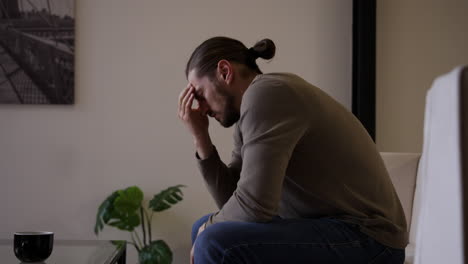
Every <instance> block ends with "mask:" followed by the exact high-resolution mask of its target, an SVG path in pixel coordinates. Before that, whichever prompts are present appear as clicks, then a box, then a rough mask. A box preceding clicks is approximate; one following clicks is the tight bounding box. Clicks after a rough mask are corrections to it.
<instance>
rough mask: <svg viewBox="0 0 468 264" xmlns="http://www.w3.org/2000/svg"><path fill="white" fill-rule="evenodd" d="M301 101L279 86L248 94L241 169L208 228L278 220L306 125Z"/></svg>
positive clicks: (258, 87)
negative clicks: (286, 181)
mask: <svg viewBox="0 0 468 264" xmlns="http://www.w3.org/2000/svg"><path fill="white" fill-rule="evenodd" d="M303 107H304V106H303V105H302V103H301V101H300V98H298V96H297V95H296V94H294V92H293V91H292V90H291V89H290V88H289V87H286V86H284V85H282V84H281V83H277V82H273V83H271V82H257V83H255V84H253V85H251V86H250V87H249V89H248V90H247V91H246V93H245V94H244V98H243V101H242V106H241V118H240V120H239V129H240V132H241V134H242V139H243V146H242V148H241V156H242V160H243V162H242V170H241V174H240V179H239V182H238V184H237V188H236V189H235V191H234V193H233V194H232V196H231V197H230V198H229V200H228V201H227V202H226V203H225V204H224V206H223V207H222V209H221V210H220V211H219V212H217V213H215V214H213V215H212V216H211V217H210V219H209V220H208V222H207V226H209V225H211V224H214V223H218V222H224V221H244V222H266V221H269V220H271V219H272V218H273V216H275V215H277V212H278V207H279V202H280V199H281V192H282V185H283V180H284V177H285V174H286V169H287V167H288V163H289V160H290V158H291V155H292V153H293V151H294V149H295V146H296V144H297V143H298V142H299V140H300V139H301V137H302V135H303V134H304V133H306V131H307V128H308V122H306V117H305V116H306V115H305V113H304V111H303Z"/></svg>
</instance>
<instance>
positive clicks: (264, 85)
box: [242, 73, 300, 106]
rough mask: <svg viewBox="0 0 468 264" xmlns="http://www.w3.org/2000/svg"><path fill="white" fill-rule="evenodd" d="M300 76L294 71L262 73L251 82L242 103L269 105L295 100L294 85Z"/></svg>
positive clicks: (246, 104)
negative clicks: (293, 72)
mask: <svg viewBox="0 0 468 264" xmlns="http://www.w3.org/2000/svg"><path fill="white" fill-rule="evenodd" d="M298 78H299V79H300V77H299V76H297V75H295V74H292V73H268V74H260V75H257V77H255V79H254V80H253V81H252V83H251V84H250V86H249V88H248V89H247V91H246V92H245V94H244V97H243V99H242V104H243V105H245V106H248V105H250V104H255V105H258V104H262V105H265V104H266V105H268V104H271V103H278V101H282V100H294V97H296V96H295V92H294V89H293V87H292V85H293V84H294V82H297V79H298Z"/></svg>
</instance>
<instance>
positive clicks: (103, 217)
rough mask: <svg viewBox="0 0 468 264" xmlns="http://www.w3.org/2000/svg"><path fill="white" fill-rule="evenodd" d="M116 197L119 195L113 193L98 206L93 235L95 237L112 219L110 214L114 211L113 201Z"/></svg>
mask: <svg viewBox="0 0 468 264" xmlns="http://www.w3.org/2000/svg"><path fill="white" fill-rule="evenodd" d="M118 195H119V194H118V192H117V191H115V192H113V193H112V194H111V195H109V197H107V198H106V200H104V202H102V204H101V205H100V206H99V209H98V212H97V216H96V225H95V226H94V233H95V234H96V235H97V234H98V233H99V232H100V231H101V230H102V229H103V228H104V224H107V223H108V222H109V220H110V219H111V218H112V217H111V214H112V212H113V211H114V201H115V198H117V196H118Z"/></svg>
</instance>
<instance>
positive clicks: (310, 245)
mask: <svg viewBox="0 0 468 264" xmlns="http://www.w3.org/2000/svg"><path fill="white" fill-rule="evenodd" d="M209 216H210V215H206V216H204V217H202V218H200V219H199V220H197V221H196V222H195V223H194V225H193V227H192V244H193V243H195V242H196V243H195V249H194V256H195V264H212V263H229V264H230V263H248V264H257V263H267V264H270V263H273V264H274V263H282V264H290V263H291V264H300V263H307V264H312V263H327V264H328V263H330V264H333V263H376V264H377V263H379V264H380V263H388V264H390V263H392V264H393V263H403V262H404V259H405V251H404V250H403V249H395V248H390V247H387V246H384V245H382V244H380V243H378V242H377V241H375V240H374V239H372V238H370V237H369V236H367V235H365V234H364V233H362V232H360V231H359V228H358V227H357V226H356V225H352V224H348V223H344V222H342V221H340V220H337V219H333V218H319V219H281V218H279V217H276V218H275V219H273V220H272V221H271V222H268V223H246V222H223V223H218V224H214V225H211V226H209V227H208V228H206V229H205V231H203V232H202V233H201V234H200V236H198V237H197V233H198V228H199V227H200V226H201V225H202V224H203V223H205V222H206V221H207V220H208V217H209Z"/></svg>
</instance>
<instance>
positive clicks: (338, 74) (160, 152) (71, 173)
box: [0, 0, 352, 263]
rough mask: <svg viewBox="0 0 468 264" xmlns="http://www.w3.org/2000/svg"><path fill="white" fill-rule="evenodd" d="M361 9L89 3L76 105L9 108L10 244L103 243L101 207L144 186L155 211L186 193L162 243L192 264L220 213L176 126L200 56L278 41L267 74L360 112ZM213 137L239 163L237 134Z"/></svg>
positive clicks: (162, 218)
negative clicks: (356, 82) (197, 236)
mask: <svg viewBox="0 0 468 264" xmlns="http://www.w3.org/2000/svg"><path fill="white" fill-rule="evenodd" d="M351 2H352V1H340V0H333V1H331V0H316V1H309V0H302V1H279V0H278V1H269V0H262V1H255V2H252V1H247V0H238V1H215V0H203V1H174V0H172V1H170V0H167V1H162V0H160V1H155V0H132V1H128V0H99V1H94V0H77V13H76V18H77V39H76V41H77V42H76V45H77V48H76V50H77V54H76V55H77V56H76V103H75V105H73V106H50V105H49V106H44V105H0V126H1V129H0V174H1V180H2V181H1V185H0V200H1V201H2V202H1V203H0V212H2V213H1V217H0V238H11V237H12V233H13V232H14V231H19V230H51V231H55V232H56V238H57V239H96V237H95V236H94V234H93V227H94V221H95V214H96V210H97V207H98V205H99V204H100V203H101V202H102V200H103V199H104V198H105V197H106V196H107V195H109V194H110V193H111V192H112V191H113V190H116V189H120V188H125V187H127V186H130V185H138V186H140V187H141V188H142V189H143V191H144V192H145V194H146V199H150V198H151V196H152V195H153V194H155V193H157V192H159V191H160V190H161V189H163V188H166V187H168V186H170V185H175V184H185V185H187V186H188V188H186V189H185V190H184V191H185V200H184V201H183V202H182V203H181V204H178V205H176V206H175V208H173V209H171V210H169V211H167V212H164V213H162V214H160V215H158V216H157V217H155V219H154V223H153V226H154V236H153V237H160V238H163V239H165V240H166V241H167V242H168V243H169V244H170V246H171V247H172V249H173V250H174V253H175V263H186V261H187V259H188V254H189V247H190V238H189V237H190V230H191V224H192V223H193V221H195V220H196V219H197V218H198V217H200V216H202V215H204V214H206V213H208V212H211V211H213V210H215V206H214V203H213V202H212V201H211V198H210V197H209V194H208V193H207V191H206V190H205V188H204V185H203V183H202V182H201V177H200V175H199V174H198V171H197V170H196V167H195V161H194V153H193V147H192V139H191V137H190V136H189V135H188V134H187V133H186V131H185V129H184V127H183V125H182V124H181V123H180V122H179V120H178V118H177V114H176V108H177V97H178V94H179V92H180V91H181V90H182V89H183V88H184V87H185V85H186V80H185V76H184V69H185V64H186V62H187V60H188V57H189V56H190V54H191V52H192V51H193V49H194V48H195V47H196V46H197V45H198V44H200V43H201V42H202V41H203V40H205V39H207V38H209V37H212V36H216V35H227V36H230V37H234V38H238V39H240V40H241V41H243V42H244V43H245V44H246V45H247V46H249V47H250V46H252V45H253V44H254V43H255V42H256V41H258V40H261V39H262V38H264V37H269V38H271V39H272V40H274V41H275V42H276V44H277V57H276V58H275V59H274V60H273V61H272V62H271V63H261V68H262V69H263V70H264V71H265V72H271V71H287V72H294V73H297V74H299V75H301V76H303V77H304V78H305V79H307V80H309V81H310V82H312V83H314V84H316V85H318V86H319V87H321V88H323V89H324V90H326V91H328V92H329V93H330V94H332V95H333V96H334V97H335V98H337V99H338V100H339V101H341V102H342V103H343V104H345V105H346V106H347V107H348V108H349V107H350V105H351V38H352V34H351V20H352V17H351V16H352V14H351ZM211 131H212V134H213V138H214V142H215V143H216V145H217V146H218V148H219V150H220V152H221V155H222V157H224V158H228V157H229V156H230V151H231V143H232V142H231V135H232V130H231V129H228V130H226V129H222V128H220V127H219V125H218V124H215V123H214V122H213V123H212V124H211ZM110 238H112V239H122V238H128V237H127V235H126V234H125V233H123V232H120V231H116V230H113V229H110V228H107V229H105V232H104V233H103V235H102V236H100V237H99V239H110ZM129 255H130V256H129V259H130V262H129V263H135V259H134V258H135V252H134V251H133V249H130V252H129Z"/></svg>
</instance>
